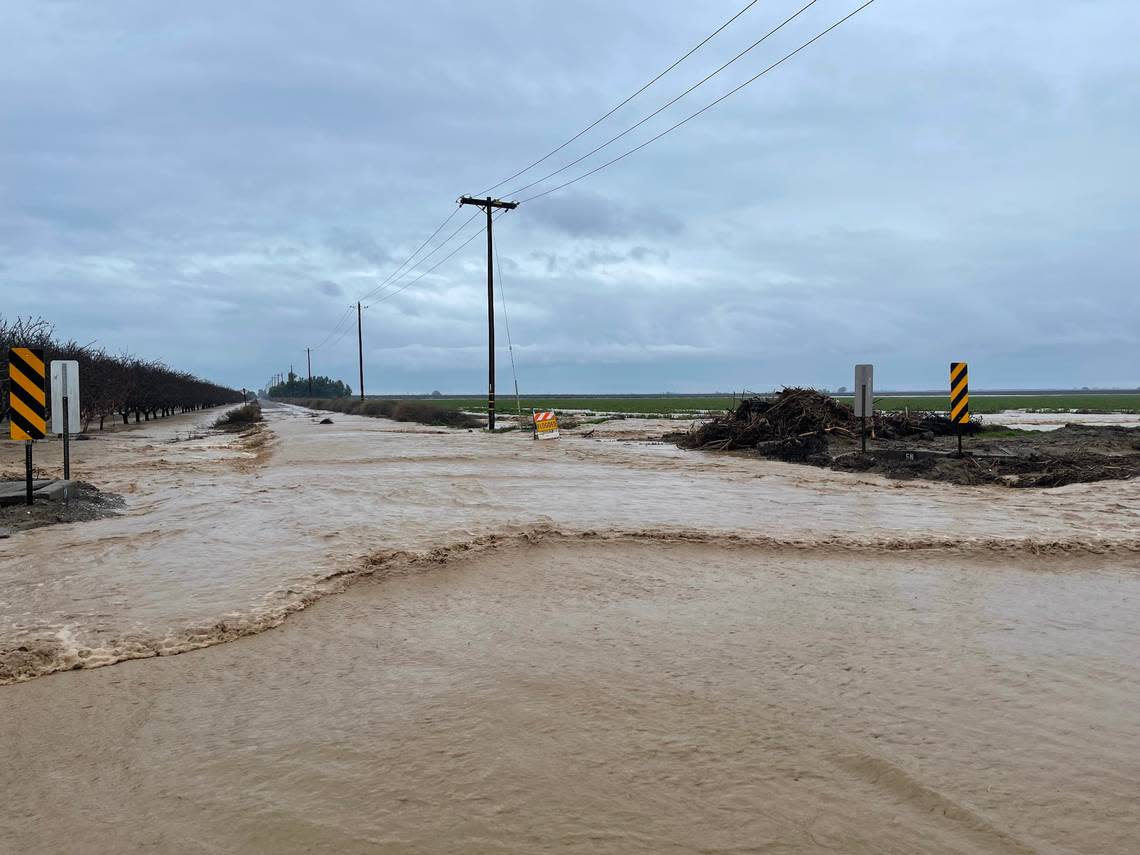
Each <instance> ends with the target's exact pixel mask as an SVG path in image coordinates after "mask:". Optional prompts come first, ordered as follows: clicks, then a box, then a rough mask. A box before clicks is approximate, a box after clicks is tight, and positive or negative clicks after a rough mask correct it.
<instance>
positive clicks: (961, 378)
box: [950, 362, 970, 457]
mask: <svg viewBox="0 0 1140 855" xmlns="http://www.w3.org/2000/svg"><path fill="white" fill-rule="evenodd" d="M950 421H952V422H953V423H954V428H955V430H956V431H957V432H958V456H959V457H961V456H962V425H964V424H968V423H969V421H970V374H969V366H967V365H966V363H965V362H951V363H950Z"/></svg>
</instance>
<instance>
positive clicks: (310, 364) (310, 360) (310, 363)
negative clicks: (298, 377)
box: [305, 347, 313, 398]
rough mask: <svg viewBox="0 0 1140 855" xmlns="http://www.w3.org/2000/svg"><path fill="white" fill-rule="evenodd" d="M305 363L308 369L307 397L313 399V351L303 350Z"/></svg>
mask: <svg viewBox="0 0 1140 855" xmlns="http://www.w3.org/2000/svg"><path fill="white" fill-rule="evenodd" d="M305 363H306V364H307V365H308V367H309V397H310V398H311V397H313V349H312V348H310V347H306V348H305Z"/></svg>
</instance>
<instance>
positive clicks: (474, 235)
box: [376, 212, 505, 303]
mask: <svg viewBox="0 0 1140 855" xmlns="http://www.w3.org/2000/svg"><path fill="white" fill-rule="evenodd" d="M503 213H505V212H503ZM503 213H499V214H495V216H494V219H495V222H498V221H499V218H500V217H502V216H503ZM477 216H479V213H478V212H476V213H475V216H474V217H472V218H471V219H472V220H473V219H475V217H477ZM467 222H468V223H469V222H471V220H468V221H467ZM464 225H466V223H465V224H464ZM485 231H487V227H486V226H482V227H481V228H480V229H479V230H478V231H476V232H473V233H472V234H471V235H470V236H469V237H468V238H467V239H466V240H465V241H463V243H461V244H459V246H457V247H456V248H455V249H453V250H452V251H451V252H449V253H448V254H447V255H446V256H444V257H443V258H441V259H440V260H439V261H438V262H437V263H436V264H435V265H434V266H432V267H431V268H430V269H428V270H425V271H424V272H423V273H421V274H420V275H419V276H417V277H416V278H415V279H413V280H412V281H411V282H409V283H408V284H407V285H404V286H402V287H400V288H397V289H396V290H395V291H389V292H388V293H387V294H385V295H384V296H383V297H381V298H380V299H379V300H377V301H376V302H377V303H383V302H385V301H386V300H389V299H391V298H392V297H395V296H396V295H397V294H399V293H400V292H401V291H405V290H407V289H408V288H411V287H412V286H413V285H415V284H416V283H417V282H419V281H420V280H421V279H423V278H424V277H425V276H427V275H429V274H431V273H434V272H435V271H436V270H438V269H439V268H440V267H442V266H443V265H444V263H445V262H447V261H449V260H450V259H451V258H452V257H454V256H455V254H456V253H458V252H459V250H461V249H463V247H465V246H467V244H469V243H471V241H473V240H475V238H477V237H479V235H481V234H483V232H485Z"/></svg>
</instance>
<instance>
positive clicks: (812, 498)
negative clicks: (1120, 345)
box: [0, 407, 1140, 682]
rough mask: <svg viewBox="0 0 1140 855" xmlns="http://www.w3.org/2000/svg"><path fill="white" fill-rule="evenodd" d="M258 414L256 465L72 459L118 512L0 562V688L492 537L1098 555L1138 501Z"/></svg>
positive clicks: (142, 453)
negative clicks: (376, 567) (660, 536)
mask: <svg viewBox="0 0 1140 855" xmlns="http://www.w3.org/2000/svg"><path fill="white" fill-rule="evenodd" d="M266 412H267V416H268V419H269V428H270V430H271V432H272V433H271V436H272V438H271V439H269V440H268V442H267V444H266V445H264V446H261V447H254V448H250V447H247V446H248V445H249V443H248V441H243V440H240V439H235V438H234V437H233V436H226V435H221V436H219V435H212V436H199V432H196V431H195V418H194V417H183V418H181V419H175V420H170V421H168V422H163V423H153V424H152V425H151V426H147V427H146V428H145V430H143V431H128V432H123V433H119V434H110V435H107V436H106V437H100V438H99V439H97V440H95V441H93V442H90V443H84V444H82V446H79V445H78V444H77V448H79V449H81V452H82V453H80V452H78V451H77V464H76V467H77V471H78V477H80V478H86V479H89V480H92V481H94V482H95V483H97V484H99V485H100V486H101V487H103V488H104V489H107V490H110V491H112V492H119V493H123V494H124V495H125V496H126V497H127V500H128V508H127V512H126V513H125V514H123V515H122V516H119V517H116V518H113V519H107V520H100V521H94V522H88V523H83V524H76V525H68V526H54V527H49V528H42V529H38V530H35V531H31V532H28V533H24V534H21V535H20V537H18V538H12V539H9V540H6V541H0V682H3V681H11V680H13V679H22V678H25V677H28V676H34V675H36V674H39V673H44V672H45V671H50V670H55V669H58V668H70V667H74V666H75V665H77V664H78V665H83V664H102V663H106V662H111V661H117V660H119V659H123V658H130V657H134V656H145V655H153V654H154V653H156V652H177V651H181V650H187V649H192V648H194V647H198V646H202V645H205V644H210V643H213V642H215V641H219V640H226V639H230V638H233V637H236V636H237V635H241V634H243V633H246V632H251V631H257V630H260V629H262V628H265V627H266V626H270V625H273V624H275V623H277V622H279V621H280V620H281V619H282V618H283V617H284V615H286V614H288V613H289V612H291V611H293V610H295V609H297V608H299V607H302V606H304V605H305V604H307V603H308V602H311V601H312V600H313V599H314V598H316V597H319V596H320V595H322V594H323V593H325V592H327V591H329V590H338V589H339V588H340V587H341V586H342V585H343V584H344V582H345V579H344V578H343V576H344V574H346V573H351V572H353V571H355V570H356V569H358V568H359V567H360V566H361V564H362V559H363V558H364V557H365V556H368V555H372V554H375V553H385V552H392V551H411V552H423V551H430V550H433V549H438V548H440V547H449V548H450V547H462V546H463V545H464V544H466V543H470V542H473V541H477V540H479V539H480V538H484V537H486V536H488V535H491V536H510V535H513V534H518V533H520V532H527V531H535V530H537V531H547V530H556V531H565V532H570V533H573V532H583V531H598V532H623V533H636V532H678V531H687V532H692V533H695V534H697V535H698V536H702V537H708V536H713V535H723V534H731V535H735V536H738V537H742V538H745V539H751V540H756V539H760V540H765V541H774V542H777V543H788V544H806V545H826V544H842V545H847V546H852V547H854V546H863V547H875V548H883V549H900V548H915V547H920V546H932V545H954V546H961V545H967V546H968V545H982V546H987V547H989V548H992V549H995V550H1013V551H1018V550H1025V549H1029V550H1034V551H1048V550H1069V549H1074V548H1082V549H1088V550H1091V551H1094V552H1096V551H1102V550H1105V549H1114V548H1118V547H1120V546H1121V544H1123V545H1124V546H1125V547H1126V548H1132V547H1135V546H1136V544H1137V540H1138V537H1140V534H1138V532H1140V483H1136V482H1118V483H1113V484H1092V485H1072V486H1069V487H1065V488H1060V489H1057V490H1049V491H1032V492H1030V491H1006V490H999V489H993V488H975V489H970V488H961V487H951V486H948V485H944V484H934V483H924V482H909V483H901V482H897V481H894V482H892V481H887V480H884V479H879V478H875V477H874V476H860V475H850V474H846V473H839V472H831V471H828V470H822V469H817V468H814V467H803V466H796V465H793V464H783V463H777V462H771V461H762V460H749V459H745V458H739V457H726V456H715V457H714V456H711V455H701V454H694V453H691V452H685V451H681V450H679V449H677V448H675V447H673V446H671V445H665V444H653V443H643V442H628V441H619V440H606V439H581V438H572V439H571V438H567V439H565V440H562V441H558V442H547V443H537V442H534V441H532V440H531V439H530V438H529V436H525V435H522V434H511V433H508V434H503V435H499V436H487V435H484V434H481V433H479V432H466V431H448V432H439V431H434V430H431V429H428V428H417V427H415V426H412V427H409V426H406V425H398V424H396V423H393V422H388V421H386V420H379V419H368V418H363V417H354V416H344V415H339V414H338V415H337V416H336V417H335V419H336V424H333V425H318V424H316V418H314V417H313V416H312V415H311V414H309V413H308V412H306V411H303V410H300V409H297V408H293V407H276V408H273V409H268V408H267V411H266ZM211 418H212V416H211V415H210V414H206V415H201V414H200V415H199V416H198V417H197V418H196V421H197V422H198V423H201V422H206V421H209V420H211ZM624 430H626V431H629V430H630V428H629V427H624ZM188 437H190V438H188ZM195 437H197V438H195ZM89 449H90V450H89ZM20 648H24V650H20Z"/></svg>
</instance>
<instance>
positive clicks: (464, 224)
mask: <svg viewBox="0 0 1140 855" xmlns="http://www.w3.org/2000/svg"><path fill="white" fill-rule="evenodd" d="M456 210H458V209H456ZM478 216H479V212H478V211H476V212H475V213H473V214H472V215H471V216H470V217H468V218H467V219H466V220H464V221H463V222H462V223H461V224H460V225H459V227H458V228H456V229H455V231H453V232H452V233H451V234H449V235H448V236H447V237H445V238H444V239H443V240H442V241H441V242H440V243H439V244H438V245H437V246H436V247H435V249H433V250H432V251H431V252H429V253H428V254H427V255H425V256H424V257H423V258H421V259H420V260H419V261H417V262H416V263H415V264H414V265H412V266H411V267H409V268H408V269H407V270H405V271H404V272H403V273H402V274H400V276H398V277H397V278H396V279H394V280H392V283H391V284H392V285H395V284H396V283H398V282H399V281H400V280H402V279H404V278H405V277H407V276H411V275H412V273H414V272H415V270H416V268H418V267H419V266H420V265H422V264H424V263H425V262H426V261H427V260H428V259H429V258H431V257H432V256H433V255H435V254H436V253H437V252H439V251H440V250H441V249H443V248H444V247H445V246H447V245H448V244H449V243H451V241H453V240H454V239H455V236H456V235H458V234H459V233H460V232H461V231H463V230H464V229H465V228H467V227H468V226H469V225H471V222H472V221H473V220H474V219H475V218H476V217H478ZM448 257H450V256H448ZM432 269H433V270H434V269H435V268H432ZM419 278H422V277H419ZM419 278H417V279H416V281H419ZM378 290H379V289H375V290H374V291H371V292H369V293H368V294H365V295H364V297H362V298H361V299H367V298H369V297H372V296H373V295H374V294H375V293H376V291H378ZM402 290H403V288H397V289H396V291H402ZM391 293H394V292H392V291H389V292H388V294H391ZM388 294H381V295H380V296H379V299H376V300H374V301H373V302H377V303H379V302H383V300H384V299H385V298H387V296H388Z"/></svg>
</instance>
